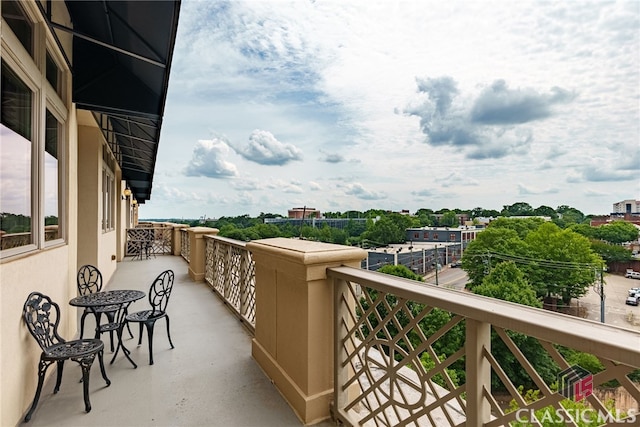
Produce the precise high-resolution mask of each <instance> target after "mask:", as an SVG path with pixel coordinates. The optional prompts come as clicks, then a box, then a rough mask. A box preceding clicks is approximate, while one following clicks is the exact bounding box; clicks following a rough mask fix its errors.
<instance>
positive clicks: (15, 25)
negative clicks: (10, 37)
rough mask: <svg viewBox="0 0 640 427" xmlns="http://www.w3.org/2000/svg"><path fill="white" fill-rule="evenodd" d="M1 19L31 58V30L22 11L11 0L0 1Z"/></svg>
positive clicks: (16, 3)
mask: <svg viewBox="0 0 640 427" xmlns="http://www.w3.org/2000/svg"><path fill="white" fill-rule="evenodd" d="M2 17H3V18H4V20H5V21H6V22H7V25H9V28H11V31H13V33H14V34H15V35H16V37H17V38H18V40H20V43H21V44H22V46H24V48H25V49H26V50H27V52H29V55H31V56H33V29H32V26H31V21H29V19H28V18H27V15H25V13H24V11H23V10H22V8H21V7H20V5H19V4H18V2H16V1H13V0H2Z"/></svg>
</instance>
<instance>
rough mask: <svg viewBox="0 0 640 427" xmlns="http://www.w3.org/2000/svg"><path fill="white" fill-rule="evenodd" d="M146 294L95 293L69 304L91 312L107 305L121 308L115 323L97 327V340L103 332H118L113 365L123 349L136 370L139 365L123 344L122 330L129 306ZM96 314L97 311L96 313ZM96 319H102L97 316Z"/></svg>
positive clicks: (78, 298) (139, 292)
mask: <svg viewBox="0 0 640 427" xmlns="http://www.w3.org/2000/svg"><path fill="white" fill-rule="evenodd" d="M145 295H146V294H145V293H144V292H142V291H138V290H131V289H116V290H113V291H105V292H95V293H93V294H87V295H81V296H78V297H75V298H73V299H71V300H70V301H69V304H70V305H72V306H74V307H86V308H89V309H90V310H92V311H93V310H95V309H97V308H98V307H104V306H107V305H117V306H118V307H119V309H118V312H117V313H116V316H115V317H114V321H113V323H106V324H102V325H100V324H98V325H96V338H100V333H101V332H108V331H114V330H115V331H116V334H117V336H118V345H117V347H116V351H115V352H114V353H113V358H112V359H111V362H110V363H113V361H114V360H116V356H117V355H118V351H119V350H120V348H122V352H123V353H124V355H125V357H126V358H127V359H129V362H131V364H132V365H133V367H134V368H137V367H138V365H136V363H135V362H134V361H133V360H132V359H131V357H130V356H129V353H130V351H129V350H128V349H127V348H126V347H125V346H124V344H123V342H122V330H123V328H124V320H125V317H126V315H127V311H128V308H129V305H131V303H132V302H134V301H137V300H139V299H142V298H144V297H145ZM94 313H95V311H94ZM96 319H98V323H99V319H100V317H99V316H98V315H96Z"/></svg>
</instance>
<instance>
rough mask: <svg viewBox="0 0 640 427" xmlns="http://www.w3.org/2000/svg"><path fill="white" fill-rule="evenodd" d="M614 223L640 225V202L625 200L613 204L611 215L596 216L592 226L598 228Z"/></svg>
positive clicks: (591, 222) (592, 219)
mask: <svg viewBox="0 0 640 427" xmlns="http://www.w3.org/2000/svg"><path fill="white" fill-rule="evenodd" d="M612 221H625V222H629V223H631V224H635V225H640V200H623V201H621V202H618V203H614V204H613V209H612V212H611V215H601V216H594V217H593V218H591V221H590V223H589V224H590V225H591V226H592V227H598V226H600V225H604V224H609V223H610V222H612Z"/></svg>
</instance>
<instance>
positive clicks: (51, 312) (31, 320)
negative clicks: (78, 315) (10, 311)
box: [22, 292, 65, 351]
mask: <svg viewBox="0 0 640 427" xmlns="http://www.w3.org/2000/svg"><path fill="white" fill-rule="evenodd" d="M22 318H23V319H24V323H25V324H26V325H27V329H29V333H31V335H32V336H33V338H35V339H36V341H37V342H38V345H39V346H40V348H41V349H42V350H43V351H44V349H45V348H47V347H50V346H52V345H54V344H58V343H61V342H65V340H64V339H63V338H62V337H61V336H60V335H58V324H59V323H60V307H59V306H58V304H56V303H55V302H53V301H51V298H49V297H48V296H46V295H43V294H41V293H40V292H32V293H31V294H29V296H28V297H27V300H26V301H25V303H24V308H23V309H22Z"/></svg>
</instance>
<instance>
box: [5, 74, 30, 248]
mask: <svg viewBox="0 0 640 427" xmlns="http://www.w3.org/2000/svg"><path fill="white" fill-rule="evenodd" d="M1 72H2V85H1V86H2V87H1V90H0V92H1V95H0V97H1V98H2V112H1V122H2V124H1V125H0V126H1V127H0V136H1V137H2V138H0V152H1V155H0V181H2V186H3V188H2V191H1V192H0V228H1V230H2V231H1V232H0V248H1V249H2V250H5V249H11V248H16V247H20V246H26V245H30V244H32V243H33V233H32V228H31V217H32V203H31V194H32V193H31V188H32V181H31V164H32V151H33V148H32V145H33V144H32V142H31V134H32V130H31V117H32V113H33V108H32V104H33V100H32V99H33V93H32V92H31V90H29V88H28V87H27V86H26V85H25V84H24V83H23V82H22V80H20V78H19V77H18V76H17V75H16V74H15V73H14V72H13V71H12V70H11V69H10V68H9V67H7V66H6V64H5V63H4V62H2V71H1Z"/></svg>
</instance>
